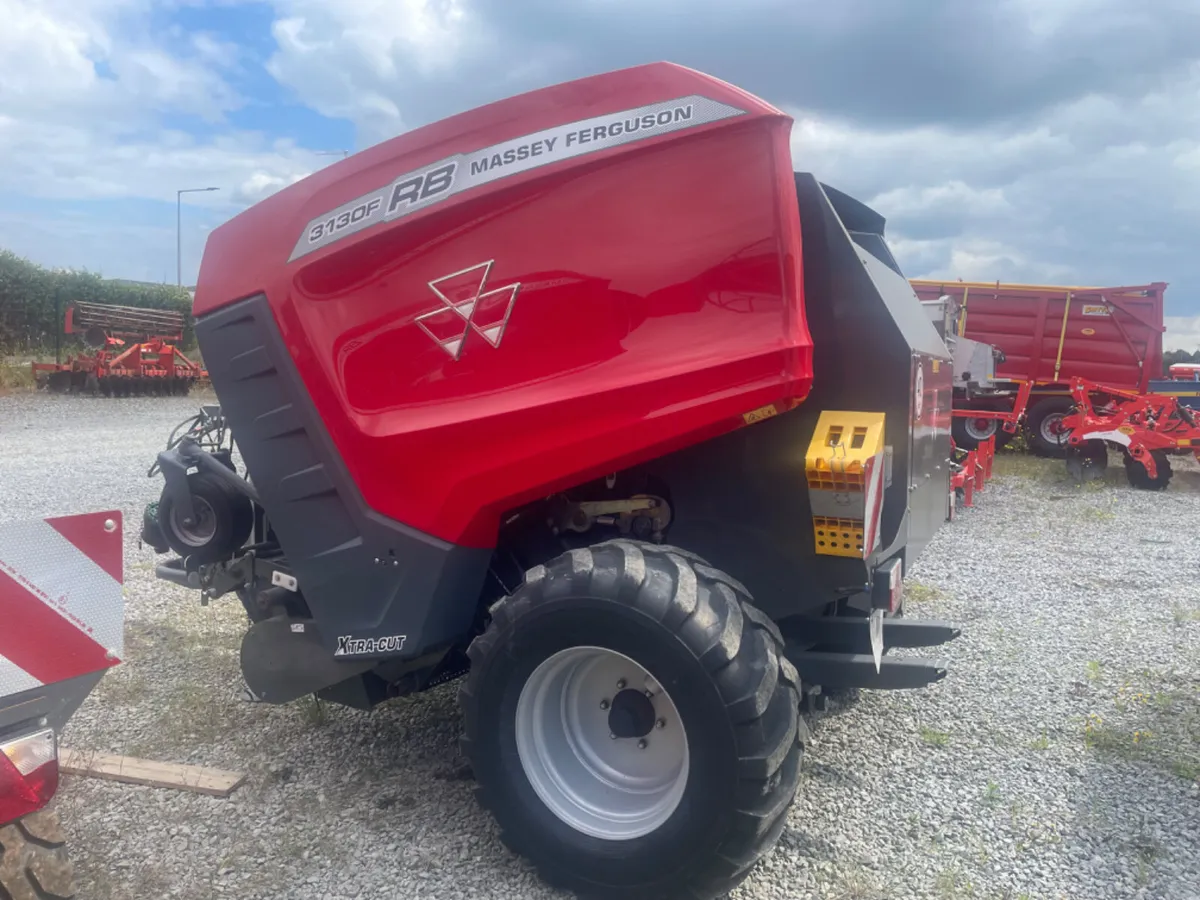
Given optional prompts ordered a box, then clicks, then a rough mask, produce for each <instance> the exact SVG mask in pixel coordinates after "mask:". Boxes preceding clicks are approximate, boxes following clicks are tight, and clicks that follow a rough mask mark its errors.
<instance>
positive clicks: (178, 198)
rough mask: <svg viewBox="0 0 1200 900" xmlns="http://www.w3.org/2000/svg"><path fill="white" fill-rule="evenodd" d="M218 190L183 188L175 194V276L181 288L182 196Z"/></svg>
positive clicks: (211, 188)
mask: <svg viewBox="0 0 1200 900" xmlns="http://www.w3.org/2000/svg"><path fill="white" fill-rule="evenodd" d="M219 190H220V188H215V187H206V188H183V189H182V190H178V191H176V192H175V275H176V278H178V280H179V286H180V287H183V195H184V194H192V193H196V192H203V191H219Z"/></svg>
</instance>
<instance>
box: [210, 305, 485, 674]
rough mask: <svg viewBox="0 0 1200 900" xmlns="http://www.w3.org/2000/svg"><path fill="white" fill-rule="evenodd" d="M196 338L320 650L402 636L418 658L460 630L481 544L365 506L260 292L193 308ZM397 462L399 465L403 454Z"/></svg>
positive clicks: (467, 620) (481, 566)
mask: <svg viewBox="0 0 1200 900" xmlns="http://www.w3.org/2000/svg"><path fill="white" fill-rule="evenodd" d="M196 336H197V339H198V340H199V343H200V350H201V352H202V354H203V356H204V362H205V365H206V366H207V368H208V372H209V377H210V378H211V380H212V383H213V387H214V388H215V389H216V392H217V397H218V398H219V399H220V401H221V408H222V410H223V411H224V413H225V415H226V417H227V419H228V421H229V423H230V427H231V429H232V432H233V436H234V440H235V441H236V442H237V446H238V450H239V451H240V452H241V455H242V459H243V460H244V461H245V463H246V467H247V469H248V471H249V473H250V478H251V481H252V482H253V483H254V486H255V487H256V488H257V490H258V492H259V494H260V496H261V498H262V505H263V508H264V509H265V510H266V513H267V516H268V518H269V519H270V521H271V525H272V527H273V528H274V529H275V533H276V535H277V536H278V538H279V542H280V545H281V546H282V548H283V551H284V553H285V554H286V556H287V559H288V563H289V564H290V565H291V567H292V570H293V572H294V573H295V575H296V577H297V579H298V581H299V584H300V590H301V591H302V592H303V594H304V597H305V600H307V602H308V605H309V609H310V610H311V611H312V614H313V618H314V619H315V620H316V621H317V623H319V625H320V628H321V634H322V636H323V638H324V641H325V644H326V645H327V646H328V647H329V649H330V651H331V652H332V651H333V650H334V649H336V647H337V642H338V641H337V639H338V637H346V636H348V637H352V638H356V639H357V638H372V637H393V636H399V635H403V636H405V641H404V646H403V650H402V651H401V653H400V654H399V655H400V656H403V657H409V656H418V655H420V654H422V653H424V652H426V651H427V650H428V649H430V648H435V647H439V646H442V645H444V644H446V643H449V642H452V641H453V640H455V639H456V638H458V637H460V636H462V635H463V634H465V633H466V631H467V630H468V629H469V627H470V625H471V623H472V620H473V618H474V614H475V607H476V603H477V602H478V598H479V593H480V589H481V586H482V584H483V579H484V576H485V575H486V572H487V566H488V563H489V560H490V558H491V551H489V550H480V549H474V548H466V547H458V546H455V545H452V544H448V543H445V542H444V541H441V540H438V539H436V538H433V537H431V536H429V535H427V534H423V533H421V532H419V531H417V530H415V529H412V528H409V527H408V526H406V525H403V524H402V523H400V522H395V521H393V520H391V519H387V518H385V517H383V516H381V515H379V514H377V513H375V512H374V511H373V510H371V509H370V508H369V507H368V506H367V505H366V502H365V501H364V500H363V498H362V494H361V493H360V492H359V490H358V487H357V485H355V483H354V481H353V480H352V478H351V476H350V473H349V471H348V470H347V469H346V467H345V465H344V463H343V462H342V460H341V457H340V455H339V453H338V452H337V450H336V448H335V446H334V444H333V441H332V440H331V438H330V437H329V433H328V430H327V429H326V428H325V424H324V423H323V422H322V421H321V419H320V417H319V416H318V415H317V411H316V408H315V406H314V405H313V403H312V400H311V397H310V395H309V393H308V390H307V388H306V387H305V386H304V383H303V381H302V380H301V379H300V375H299V373H298V372H297V371H296V368H295V366H294V364H293V362H292V358H291V356H290V354H289V353H288V351H287V348H286V347H285V346H284V343H283V340H282V337H281V335H280V333H279V328H278V326H277V325H276V323H275V318H274V315H273V313H272V312H271V308H270V306H269V305H268V303H267V299H266V297H265V296H264V295H261V294H260V295H257V296H255V297H251V298H249V299H246V300H241V301H239V302H237V303H235V304H232V305H231V306H226V307H222V308H221V309H219V310H217V311H216V312H212V313H209V314H207V315H204V316H202V317H200V318H199V319H198V320H197V322H196ZM396 468H397V472H398V473H399V472H402V471H403V468H404V460H396ZM389 655H390V656H396V654H395V653H391V654H389Z"/></svg>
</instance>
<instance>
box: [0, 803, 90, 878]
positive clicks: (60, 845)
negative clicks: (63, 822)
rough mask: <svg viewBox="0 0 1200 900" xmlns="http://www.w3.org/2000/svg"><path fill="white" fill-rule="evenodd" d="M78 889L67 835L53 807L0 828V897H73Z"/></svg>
mask: <svg viewBox="0 0 1200 900" xmlns="http://www.w3.org/2000/svg"><path fill="white" fill-rule="evenodd" d="M77 890H78V888H77V887H76V884H75V872H74V866H73V864H72V862H71V858H70V856H69V855H68V853H67V848H66V837H65V836H64V834H63V830H62V827H61V826H60V825H59V822H58V816H57V815H56V814H55V812H54V810H53V809H42V810H39V811H37V812H34V813H30V814H29V815H27V816H25V817H23V818H21V819H17V821H15V822H11V823H9V824H7V825H4V826H2V827H0V897H3V898H5V900H73V898H74V897H75V896H76V892H77Z"/></svg>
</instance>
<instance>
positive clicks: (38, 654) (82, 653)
mask: <svg viewBox="0 0 1200 900" xmlns="http://www.w3.org/2000/svg"><path fill="white" fill-rule="evenodd" d="M121 535H122V528H121V514H120V512H117V511H110V512H98V513H85V514H82V515H76V516H60V517H57V518H52V519H34V520H32V521H21V522H13V523H5V524H0V697H6V696H8V695H10V694H18V693H21V692H22V691H28V690H31V689H33V688H37V687H40V686H42V685H45V684H52V683H54V682H58V681H65V680H67V679H68V678H75V677H77V676H79V675H85V674H87V673H89V672H97V671H99V670H101V669H107V668H109V667H111V666H115V665H116V664H117V663H119V662H120V661H121V657H122V655H123V654H124V652H125V641H124V632H125V628H124V622H125V601H124V596H123V593H122V584H123V582H124V557H123V547H122V539H121Z"/></svg>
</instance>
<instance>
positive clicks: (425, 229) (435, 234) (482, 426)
mask: <svg viewBox="0 0 1200 900" xmlns="http://www.w3.org/2000/svg"><path fill="white" fill-rule="evenodd" d="M696 97H698V98H700V100H701V101H702V100H704V99H707V100H711V101H716V102H717V103H719V104H726V105H728V106H730V107H735V108H736V109H737V110H738V111H739V112H738V114H736V115H731V116H729V117H727V118H724V119H722V120H719V121H714V122H709V123H707V124H698V125H691V126H688V127H686V128H682V129H680V130H678V131H675V132H673V133H668V134H663V135H659V136H653V137H648V138H642V139H641V140H637V141H631V142H629V143H626V144H623V145H620V146H614V147H609V148H606V149H601V150H597V151H594V152H588V153H583V154H580V155H577V156H574V157H570V158H562V159H557V158H555V159H554V161H552V162H550V163H548V164H545V165H542V166H540V167H538V168H535V169H531V170H528V171H524V172H520V173H518V174H511V175H507V176H506V177H501V178H498V179H496V180H494V181H492V182H490V183H487V184H481V185H478V186H473V187H468V188H466V189H463V190H457V189H456V192H455V193H454V194H453V196H449V197H448V198H447V199H445V200H442V201H441V202H438V203H436V204H433V205H429V206H426V207H424V208H421V209H418V210H416V211H413V212H411V213H409V214H407V215H404V216H403V217H402V218H399V219H396V220H394V221H381V222H379V223H378V224H374V225H371V226H370V227H365V228H363V229H362V230H360V231H357V232H354V233H352V234H347V235H345V236H343V237H341V238H340V239H338V240H336V241H335V242H334V243H331V244H328V245H324V246H318V247H316V248H315V249H311V250H307V249H306V250H305V252H304V254H303V255H300V256H299V257H298V258H296V256H295V254H294V251H296V250H298V248H299V246H300V244H298V239H300V241H301V242H302V241H303V236H304V235H305V234H306V233H313V234H315V233H318V231H319V230H320V228H321V227H322V226H320V224H319V223H320V219H321V218H322V217H324V216H326V215H327V214H328V213H330V212H331V211H337V209H338V207H339V206H341V205H342V204H347V203H349V202H351V201H356V200H357V199H358V198H362V197H364V196H366V195H369V194H370V193H371V192H372V191H377V190H379V189H381V187H382V188H390V186H392V185H394V184H395V183H396V181H397V179H400V178H402V177H404V176H405V175H406V173H411V172H414V171H416V170H419V169H421V168H422V167H426V166H429V165H430V164H432V163H436V162H438V161H439V160H445V159H446V158H448V157H451V156H454V155H456V154H472V153H478V151H480V150H481V149H482V148H489V147H491V146H493V145H496V144H500V143H502V142H506V141H512V140H515V139H520V138H523V137H524V136H529V135H532V134H534V133H537V132H539V131H541V130H545V129H551V128H555V127H557V126H563V125H567V124H571V123H579V122H581V121H584V120H591V119H595V118H596V117H601V118H603V117H606V116H613V115H618V114H621V113H623V112H624V111H629V110H636V109H637V108H640V107H643V106H646V105H650V104H658V103H663V102H666V101H677V100H680V98H684V99H687V98H696ZM680 102H682V101H680ZM697 108H700V101H697ZM790 124H791V120H790V119H788V118H787V117H786V116H785V115H783V114H782V113H780V112H779V111H778V110H776V109H774V108H772V107H770V106H768V105H766V104H764V103H763V102H762V101H760V100H758V99H756V98H754V97H752V96H750V95H748V94H745V93H744V92H742V91H740V90H738V89H736V88H733V87H731V86H729V85H727V84H725V83H723V82H720V81H717V80H715V79H712V78H709V77H707V76H704V75H700V74H698V73H695V72H693V71H690V70H688V69H683V68H680V67H677V66H672V65H667V64H655V65H651V66H643V67H639V68H637V69H632V70H626V71H622V72H616V73H612V74H609V75H604V76H598V77H596V78H592V79H586V80H585V81H583V82H575V83H572V84H569V85H563V86H558V87H554V88H547V89H545V90H542V91H537V92H533V93H531V94H526V95H522V96H519V97H515V98H512V99H509V100H505V101H501V102H499V103H495V104H492V105H490V106H487V107H484V108H481V109H478V110H474V111H472V112H469V113H465V114H463V115H459V116H455V117H452V118H450V119H446V120H443V121H441V122H438V123H435V124H433V125H430V126H427V127H425V128H421V129H418V130H416V131H413V132H411V133H408V134H405V135H402V136H400V137H397V138H394V139H392V140H390V141H387V142H385V143H382V144H379V145H377V146H375V147H372V148H371V149H369V150H367V151H364V152H362V153H360V154H357V155H356V156H354V157H351V158H350V159H348V160H346V161H344V162H341V163H338V164H335V165H334V166H331V167H330V168H328V169H325V170H323V171H321V172H318V173H316V174H314V175H312V176H310V177H308V178H306V179H305V180H303V181H301V182H299V183H297V184H295V185H292V186H291V187H289V188H287V189H285V190H283V191H281V192H280V193H278V194H276V195H275V196H273V197H271V198H268V199H267V200H265V201H263V202H261V203H259V204H258V205H256V206H254V207H253V208H251V209H249V210H247V211H246V212H244V213H242V214H241V215H239V216H237V217H236V218H234V219H233V220H231V221H230V222H228V223H226V224H225V225H223V226H222V227H220V228H218V229H217V230H215V231H214V232H213V234H212V235H211V237H210V238H209V242H208V246H207V248H206V251H205V255H204V261H203V264H202V267H201V271H200V276H199V281H198V285H197V291H196V301H195V310H194V312H195V314H196V315H197V316H198V317H203V316H204V315H205V313H207V312H210V311H213V310H215V309H218V308H219V307H221V306H223V305H225V304H227V303H230V302H233V301H236V300H239V299H242V298H245V297H248V296H252V295H255V294H260V293H261V294H265V295H266V297H267V299H268V301H269V303H270V306H271V308H272V310H273V312H274V315H275V318H276V321H277V324H278V325H279V328H280V330H281V333H282V336H283V339H284V341H285V343H286V344H287V347H288V349H289V352H290V354H291V355H292V358H293V360H294V361H295V364H296V366H297V369H298V371H299V373H300V376H301V378H302V379H303V381H304V383H305V386H306V388H307V390H308V391H309V393H310V394H311V396H312V399H313V401H314V403H315V405H316V408H317V410H318V411H319V413H320V415H321V417H322V419H323V420H324V422H325V424H326V427H327V428H328V430H329V433H330V436H331V438H332V439H333V441H334V443H335V444H336V446H337V449H338V451H339V453H340V454H341V456H342V457H343V459H344V460H345V462H346V465H347V467H348V468H349V471H350V473H351V475H352V477H353V478H354V480H355V482H356V484H357V486H358V488H359V490H360V491H361V492H362V494H363V496H364V498H365V499H366V501H367V503H368V504H369V505H370V506H371V507H372V508H373V509H374V510H376V511H377V512H379V513H381V514H383V515H385V516H388V517H390V518H393V519H396V520H398V521H401V522H404V523H405V524H407V525H410V526H412V527H414V528H417V529H420V530H421V531H424V532H426V533H428V534H431V535H434V536H436V537H439V538H442V539H443V540H446V541H449V542H453V543H456V544H463V545H467V546H477V547H486V546H489V545H490V544H491V542H492V541H494V539H495V535H496V531H497V527H498V524H499V517H500V515H501V514H502V513H503V512H504V511H505V510H507V509H511V508H512V507H514V506H516V505H518V504H520V503H523V502H526V501H528V500H531V499H535V498H537V497H539V496H544V495H546V494H548V493H551V492H553V491H555V490H558V489H561V488H563V487H566V486H568V485H570V484H573V483H578V482H580V481H582V480H585V479H587V478H592V477H598V476H601V475H604V474H606V473H607V472H611V471H613V470H615V469H618V468H621V467H624V466H626V465H629V464H632V463H635V462H639V461H642V460H644V459H648V458H651V457H655V456H659V455H661V454H663V453H664V452H668V451H670V450H672V449H677V448H679V447H682V446H686V445H688V444H691V443H695V442H697V441H699V440H702V439H705V438H707V437H711V436H713V435H716V434H719V433H721V432H723V431H727V430H729V429H731V428H734V427H738V426H740V425H742V424H743V421H742V418H741V417H742V414H743V413H746V412H749V411H751V410H754V409H757V408H760V407H763V406H765V405H767V404H770V403H779V404H782V405H783V406H785V407H786V406H788V405H791V404H793V403H795V402H798V401H799V400H801V399H803V398H804V397H805V396H806V395H807V394H808V391H809V388H810V386H811V382H812V340H811V338H810V335H809V332H808V328H807V325H806V322H805V318H804V307H803V299H802V290H801V284H800V273H801V261H800V233H799V224H800V223H799V218H798V212H797V204H796V198H795V189H794V184H793V177H792V167H791V158H790V150H789V131H790ZM588 127H591V126H588ZM614 133H615V132H614ZM558 139H559V140H564V138H563V136H562V135H559V137H558ZM578 140H581V139H580V138H578V136H577V141H578ZM522 146H527V147H528V146H529V145H522ZM559 146H561V145H559ZM542 150H543V151H544V152H547V153H548V152H549V151H547V148H546V145H545V143H544V142H543V145H542ZM381 196H385V197H386V196H387V195H386V194H383V195H381ZM335 218H336V216H335ZM314 223H318V224H316V225H314ZM310 229H315V230H312V231H311V232H310ZM487 263H490V266H485V265H484V264H487ZM477 266H478V267H479V268H475V269H472V267H477ZM464 270H470V271H467V272H465V273H464ZM485 272H486V282H485V283H482V284H481V276H482V275H483V274H484V273H485ZM454 273H463V274H459V275H457V276H456V277H452V278H449V279H447V276H452V275H454ZM439 279H442V280H440V281H439ZM431 282H433V283H434V286H431V284H430V283H431ZM435 287H436V289H437V290H435V289H434V288H435ZM439 292H440V295H439ZM443 298H444V299H443ZM472 298H478V299H476V300H472ZM510 301H511V303H510ZM447 303H449V304H451V305H453V306H455V308H450V307H448V306H447ZM509 304H510V305H509ZM456 309H457V310H458V312H456ZM439 310H440V313H439ZM463 310H466V312H465V313H463V314H462V315H460V313H461V312H462V311H463ZM470 315H475V316H476V318H475V319H474V320H472V319H470V318H469V316H470ZM456 316H458V318H456ZM464 316H467V318H464ZM419 317H423V318H421V320H420V322H418V318H419ZM472 321H473V322H474V323H475V324H474V325H470V326H469V327H466V328H465V338H463V339H462V341H461V343H455V342H453V341H450V342H448V343H445V344H444V345H439V341H440V340H441V339H442V338H443V337H444V336H445V335H448V334H449V335H451V336H453V334H452V333H453V332H454V329H455V327H456V326H458V327H459V330H462V326H463V323H464V322H472ZM456 356H457V358H455V357H456ZM251 475H253V473H251Z"/></svg>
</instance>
